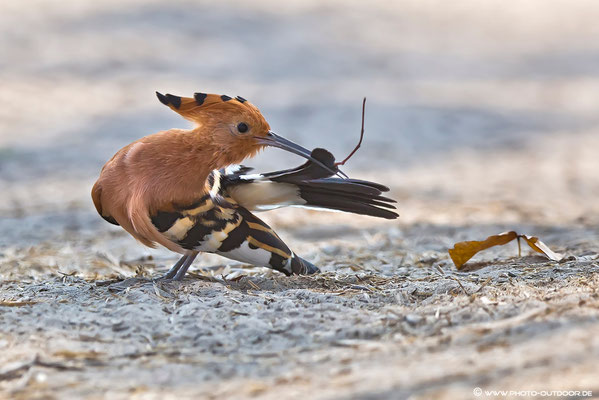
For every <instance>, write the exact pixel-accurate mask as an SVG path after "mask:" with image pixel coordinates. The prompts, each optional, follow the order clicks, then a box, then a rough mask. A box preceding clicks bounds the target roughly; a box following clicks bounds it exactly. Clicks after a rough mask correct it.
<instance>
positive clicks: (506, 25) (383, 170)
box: [0, 0, 599, 244]
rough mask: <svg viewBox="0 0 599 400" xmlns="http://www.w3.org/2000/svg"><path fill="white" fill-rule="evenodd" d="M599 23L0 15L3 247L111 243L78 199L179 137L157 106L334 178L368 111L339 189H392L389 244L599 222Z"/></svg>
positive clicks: (410, 6) (429, 8)
mask: <svg viewBox="0 0 599 400" xmlns="http://www.w3.org/2000/svg"><path fill="white" fill-rule="evenodd" d="M597 15H599V4H598V3H597V2H594V1H584V0H579V1H575V2H572V1H559V0H554V1H551V2H546V1H531V0H528V1H520V2H518V3H517V4H516V3H512V4H510V5H509V6H508V5H507V4H506V3H505V2H503V1H485V2H480V1H475V0H472V1H456V2H451V3H447V2H435V1H370V2H362V1H347V0H344V1H324V2H323V1H311V0H301V1H299V0H298V1H287V2H282V3H281V2H275V1H268V0H262V1H252V2H234V1H219V2H206V1H176V2H165V1H152V0H143V1H141V0H139V1H137V0H118V1H117V0H105V1H101V2H98V1H82V0H78V1H64V0H61V1H53V0H30V1H27V2H22V1H16V0H15V1H11V0H5V1H2V3H1V4H0V32H1V35H0V98H1V102H2V107H1V108H0V188H1V189H0V193H2V194H1V195H0V217H1V218H2V220H0V223H1V224H2V225H1V228H0V229H1V232H0V233H1V234H2V237H3V238H2V239H0V240H1V241H2V242H3V243H4V244H7V243H15V242H17V241H23V240H29V239H32V240H35V239H36V238H41V237H47V234H48V231H47V230H45V229H51V230H52V232H56V231H57V229H58V228H61V227H69V226H83V227H87V228H90V229H101V230H107V229H111V227H109V226H108V224H105V223H104V222H103V221H102V220H100V219H99V218H98V217H97V216H96V215H95V211H94V209H93V205H92V202H91V198H90V195H89V192H90V188H91V186H92V184H93V182H94V181H95V179H96V178H97V176H98V174H99V171H100V169H101V167H102V165H103V164H104V163H105V162H106V161H107V160H108V159H109V158H110V157H111V156H112V155H113V154H114V153H115V152H116V151H117V150H118V149H120V148H121V147H123V146H125V145H126V144H128V143H130V142H131V141H133V140H135V139H137V138H139V137H142V136H145V135H148V134H151V133H154V132H157V131H160V130H165V129H169V128H173V127H180V128H184V127H188V126H189V123H188V122H187V121H185V120H183V119H181V118H180V117H179V116H178V115H176V114H175V113H173V112H172V111H170V110H169V109H168V108H165V107H164V106H162V105H161V104H160V103H159V102H158V101H157V99H156V97H155V95H154V92H155V91H156V90H158V91H161V92H168V93H173V94H178V95H183V96H190V95H191V94H192V93H193V92H196V91H202V92H209V93H219V94H221V93H222V94H228V95H231V96H235V95H241V96H243V97H245V98H247V99H249V100H250V101H252V102H253V103H254V104H256V105H257V106H258V107H259V108H260V109H261V111H262V112H263V114H264V115H265V116H266V117H267V119H268V121H269V122H270V124H271V126H272V127H273V129H274V130H275V131H276V132H279V133H280V134H282V135H284V136H286V137H288V138H290V139H292V140H294V141H297V142H299V143H301V144H303V145H304V146H305V147H308V148H313V147H317V146H322V147H326V148H328V149H330V150H331V151H332V152H333V153H334V154H335V155H336V156H337V158H339V159H341V158H342V157H344V156H345V155H346V154H347V153H348V152H349V151H350V150H351V149H352V147H353V146H354V144H355V142H356V140H357V139H358V135H359V125H360V106H361V99H362V97H363V96H366V97H367V98H368V101H367V110H366V137H365V141H364V144H363V147H362V149H360V151H359V152H358V153H357V154H356V155H355V157H354V158H353V159H352V160H351V161H350V162H349V163H348V165H347V167H346V171H347V172H348V173H350V174H351V175H352V176H354V177H360V178H368V179H375V180H377V181H380V182H382V183H385V184H387V185H389V186H390V187H391V188H392V195H393V196H394V197H396V198H398V199H399V200H400V212H401V219H400V220H399V221H398V222H397V223H399V224H400V225H401V224H411V223H414V222H429V223H438V224H464V223H479V222H497V221H500V222H534V223H542V224H548V225H551V224H554V225H556V224H570V223H584V224H589V223H596V222H597V221H599V219H598V218H597V211H598V209H599V202H597V201H596V199H597V197H598V196H599V180H598V179H597V177H596V172H597V171H598V170H599V158H598V157H597V150H598V149H599V134H598V132H597V131H598V129H599V116H598V113H597V106H598V105H599V25H598V24H597V22H596V21H597ZM301 162H302V160H300V159H298V158H295V156H293V155H288V154H284V153H282V152H281V151H279V150H276V149H271V150H267V151H265V152H264V153H263V154H261V155H260V156H259V157H258V158H257V159H255V160H251V161H248V162H247V164H249V165H252V166H256V167H258V168H259V170H261V171H265V170H269V169H279V168H288V167H291V166H294V165H296V164H298V163H301ZM280 215H283V216H284V215H287V214H285V212H283V213H282V214H280ZM293 215H298V216H300V217H302V218H303V216H305V214H302V212H299V214H293ZM328 215H329V214H326V215H325V216H328ZM266 218H267V219H268V218H269V217H266ZM281 218H283V217H281ZM289 218H294V217H293V216H290V217H289ZM358 220H359V221H367V220H366V219H361V218H358ZM368 221H370V219H368ZM367 223H370V222H367ZM372 223H374V222H372Z"/></svg>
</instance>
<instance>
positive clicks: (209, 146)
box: [92, 92, 398, 280]
mask: <svg viewBox="0 0 599 400" xmlns="http://www.w3.org/2000/svg"><path fill="white" fill-rule="evenodd" d="M156 95H157V96H158V99H159V100H160V101H161V102H162V103H163V104H164V105H166V106H168V107H170V108H171V109H172V110H173V111H175V112H177V113H178V114H180V115H181V116H183V117H184V118H186V119H188V120H190V121H192V122H193V123H195V124H196V126H195V127H194V128H193V129H189V130H184V129H170V130H168V131H162V132H158V133H155V134H153V135H149V136H146V137H143V138H141V139H139V140H136V141H135V142H133V143H131V144H129V145H127V146H125V147H123V148H122V149H121V150H119V151H118V152H117V153H116V154H115V155H114V156H113V157H112V158H111V159H110V160H109V161H108V162H107V163H106V164H105V165H104V167H103V168H102V171H101V173H100V177H99V179H98V180H97V182H96V183H95V185H94V186H93V189H92V198H93V201H94V205H95V207H96V209H97V211H98V213H99V214H100V215H101V216H102V218H104V219H105V220H106V221H108V222H110V223H112V224H115V225H120V226H121V227H122V228H123V229H125V230H126V231H127V232H128V233H130V234H131V235H132V236H133V237H134V238H135V239H137V240H139V241H140V242H141V243H143V244H144V245H146V246H149V247H155V246H156V245H157V244H159V245H162V246H164V247H166V248H168V249H169V250H171V251H174V252H177V253H179V254H182V257H181V258H180V259H179V261H178V262H177V263H176V264H175V265H174V266H173V267H172V268H171V269H170V270H169V271H168V272H167V273H166V275H164V277H163V278H166V279H174V280H180V279H182V278H183V276H184V275H185V273H186V271H187V269H188V268H189V266H190V265H191V263H192V262H193V261H194V259H195V258H196V256H197V255H198V253H200V252H208V253H216V254H219V255H222V256H225V257H228V258H230V259H233V260H237V261H241V262H244V263H248V264H253V265H257V266H264V267H270V268H273V269H275V270H277V271H280V272H282V273H284V274H286V275H291V274H312V273H315V272H318V271H319V269H318V268H317V267H316V266H314V265H313V264H311V263H310V262H308V261H306V260H304V259H303V258H301V257H299V256H297V255H296V254H295V253H294V252H293V251H291V250H290V249H289V247H287V245H286V244H285V243H284V242H283V241H282V240H281V238H280V237H279V236H278V235H277V234H276V233H275V232H274V231H273V230H272V229H271V228H270V227H269V226H268V225H267V224H266V223H264V222H263V221H262V220H260V219H259V218H258V217H256V216H255V215H254V214H253V213H252V211H261V210H269V209H274V208H278V207H283V206H303V207H310V208H318V209H329V210H339V211H346V212H351V213H356V214H364V215H371V216H375V217H381V218H387V219H394V218H397V217H398V215H397V214H396V213H395V212H393V211H391V210H392V209H395V207H394V206H393V204H391V203H394V200H392V199H389V198H387V197H384V196H382V195H381V194H382V192H386V191H388V190H389V189H388V188H387V187H385V186H383V185H380V184H377V183H373V182H368V181H362V180H357V179H349V178H346V175H345V174H343V173H342V172H341V171H340V170H339V168H338V163H337V164H336V163H335V159H334V157H333V155H332V154H331V153H329V152H328V151H326V150H324V149H315V150H313V151H312V152H310V151H308V150H307V149H305V148H303V147H301V146H299V145H297V144H295V143H293V142H291V141H289V140H287V139H284V138H282V137H281V136H279V135H277V134H275V133H274V132H273V131H271V130H270V126H269V124H268V123H267V122H266V120H265V119H264V117H263V116H262V114H261V113H260V111H259V110H258V108H256V107H255V106H254V105H253V104H251V103H250V102H248V101H247V100H245V99H244V98H242V97H239V96H238V97H235V98H232V97H229V96H226V95H222V96H220V95H216V94H205V93H195V95H194V97H193V98H188V97H179V96H174V95H171V94H166V95H163V94H161V93H158V92H156ZM265 146H272V147H278V148H281V149H284V150H287V151H289V152H292V153H295V154H297V155H300V156H302V157H304V158H306V159H307V160H308V161H307V162H306V163H305V164H303V165H301V166H299V167H297V168H294V169H288V170H282V171H276V172H271V173H265V174H249V171H250V170H251V169H250V168H247V167H243V166H240V165H237V164H239V163H240V162H241V161H242V160H244V159H246V158H248V157H252V156H254V155H255V154H256V153H257V152H258V151H259V150H261V149H262V148H264V147H265Z"/></svg>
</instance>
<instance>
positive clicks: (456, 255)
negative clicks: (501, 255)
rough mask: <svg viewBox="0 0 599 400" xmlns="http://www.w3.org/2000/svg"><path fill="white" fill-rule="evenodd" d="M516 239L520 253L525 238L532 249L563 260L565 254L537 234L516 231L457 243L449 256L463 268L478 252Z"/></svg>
mask: <svg viewBox="0 0 599 400" xmlns="http://www.w3.org/2000/svg"><path fill="white" fill-rule="evenodd" d="M514 239H518V255H520V239H523V240H524V241H525V242H526V243H528V245H529V246H530V248H531V249H533V250H534V251H536V252H537V253H541V254H543V255H545V256H546V257H547V258H549V259H550V260H553V261H561V260H562V259H563V258H564V256H563V255H562V254H560V253H556V252H554V251H553V250H551V249H550V248H549V246H547V245H546V244H545V243H543V242H542V241H540V240H539V238H538V237H536V236H530V235H520V234H518V233H517V232H515V231H509V232H503V233H500V234H497V235H492V236H489V237H488V238H486V239H485V240H470V241H465V242H458V243H456V244H455V245H454V246H453V248H452V249H449V250H448V252H449V256H450V257H451V260H452V261H453V263H454V264H455V266H456V268H457V269H461V268H462V267H463V266H464V264H466V262H468V260H470V259H471V258H472V257H474V256H475V255H476V254H477V253H479V252H481V251H483V250H486V249H488V248H491V247H493V246H503V245H505V244H507V243H509V242H511V241H512V240H514Z"/></svg>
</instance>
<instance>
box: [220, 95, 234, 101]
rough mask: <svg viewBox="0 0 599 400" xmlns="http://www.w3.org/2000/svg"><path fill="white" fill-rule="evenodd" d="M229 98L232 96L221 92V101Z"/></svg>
mask: <svg viewBox="0 0 599 400" xmlns="http://www.w3.org/2000/svg"><path fill="white" fill-rule="evenodd" d="M231 98H232V97H230V96H227V95H226V94H223V95H222V96H220V99H221V100H222V101H229V100H231Z"/></svg>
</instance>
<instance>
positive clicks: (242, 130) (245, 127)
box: [237, 122, 250, 133]
mask: <svg viewBox="0 0 599 400" xmlns="http://www.w3.org/2000/svg"><path fill="white" fill-rule="evenodd" d="M249 129H250V128H249V127H248V125H247V124H246V123H245V122H240V123H239V124H237V130H238V131H239V132H240V133H246V132H247V131H248V130H249Z"/></svg>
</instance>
